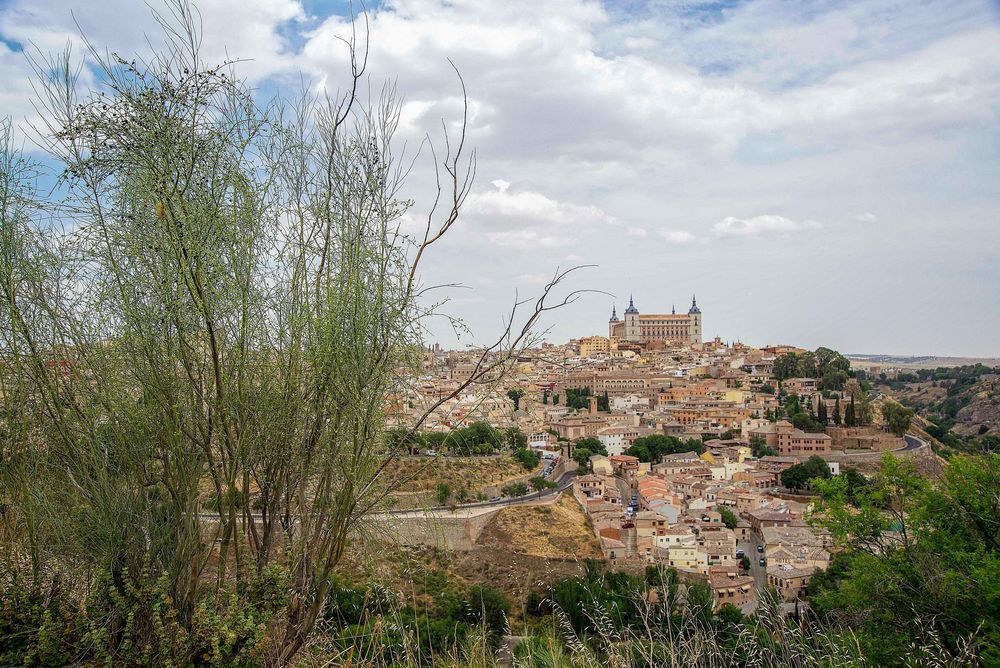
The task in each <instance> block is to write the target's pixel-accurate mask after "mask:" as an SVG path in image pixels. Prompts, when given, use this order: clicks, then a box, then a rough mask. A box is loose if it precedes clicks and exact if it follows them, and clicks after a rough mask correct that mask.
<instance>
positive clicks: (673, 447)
mask: <svg viewBox="0 0 1000 668" xmlns="http://www.w3.org/2000/svg"><path fill="white" fill-rule="evenodd" d="M681 452H694V453H696V454H699V455H700V454H702V453H703V452H705V444H704V442H702V441H701V440H700V439H696V438H691V439H688V440H686V441H682V440H681V439H679V438H677V437H676V436H665V435H663V434H653V435H652V436H640V437H639V438H637V439H635V441H633V442H632V445H630V446H629V447H628V448H627V449H626V450H625V454H626V455H631V456H633V457H638V458H639V461H641V462H651V463H654V464H656V463H659V461H660V459H661V458H662V457H663V456H664V455H672V454H677V453H681Z"/></svg>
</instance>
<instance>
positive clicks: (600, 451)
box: [573, 437, 608, 466]
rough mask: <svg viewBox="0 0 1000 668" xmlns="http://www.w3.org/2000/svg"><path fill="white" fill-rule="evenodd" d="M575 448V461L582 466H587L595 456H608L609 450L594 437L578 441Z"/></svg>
mask: <svg viewBox="0 0 1000 668" xmlns="http://www.w3.org/2000/svg"><path fill="white" fill-rule="evenodd" d="M573 446H574V447H573V461H575V462H576V463H577V464H579V465H580V466H586V465H587V462H588V461H589V460H590V458H591V457H592V456H593V455H605V456H607V454H608V449H607V448H606V447H604V444H603V443H601V441H600V439H596V438H593V437H586V438H580V439H577V441H576V442H575V443H574V444H573Z"/></svg>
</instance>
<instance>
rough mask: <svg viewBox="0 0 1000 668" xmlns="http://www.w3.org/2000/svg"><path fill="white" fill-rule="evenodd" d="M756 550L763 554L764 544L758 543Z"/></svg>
mask: <svg viewBox="0 0 1000 668" xmlns="http://www.w3.org/2000/svg"><path fill="white" fill-rule="evenodd" d="M757 551H758V552H760V553H761V554H763V553H764V546H763V545H758V546H757Z"/></svg>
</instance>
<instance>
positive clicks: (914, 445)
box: [895, 434, 927, 452]
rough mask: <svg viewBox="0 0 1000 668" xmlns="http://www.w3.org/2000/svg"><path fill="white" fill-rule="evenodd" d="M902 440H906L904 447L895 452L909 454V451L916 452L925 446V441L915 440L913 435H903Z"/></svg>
mask: <svg viewBox="0 0 1000 668" xmlns="http://www.w3.org/2000/svg"><path fill="white" fill-rule="evenodd" d="M903 439H904V440H906V445H905V446H903V447H902V448H900V449H899V450H896V451H895V452H909V451H911V450H917V449H919V448H922V447H923V446H925V445H927V443H926V442H925V441H923V440H922V439H919V438H917V437H916V436H914V435H913V434H905V435H904V436H903Z"/></svg>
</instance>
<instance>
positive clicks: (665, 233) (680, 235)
mask: <svg viewBox="0 0 1000 668" xmlns="http://www.w3.org/2000/svg"><path fill="white" fill-rule="evenodd" d="M659 234H660V236H661V237H663V238H664V239H666V240H667V242H668V243H671V244H678V245H683V244H691V243H694V242H696V241H698V237H696V236H695V235H693V234H691V233H690V232H688V231H687V230H660V232H659Z"/></svg>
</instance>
